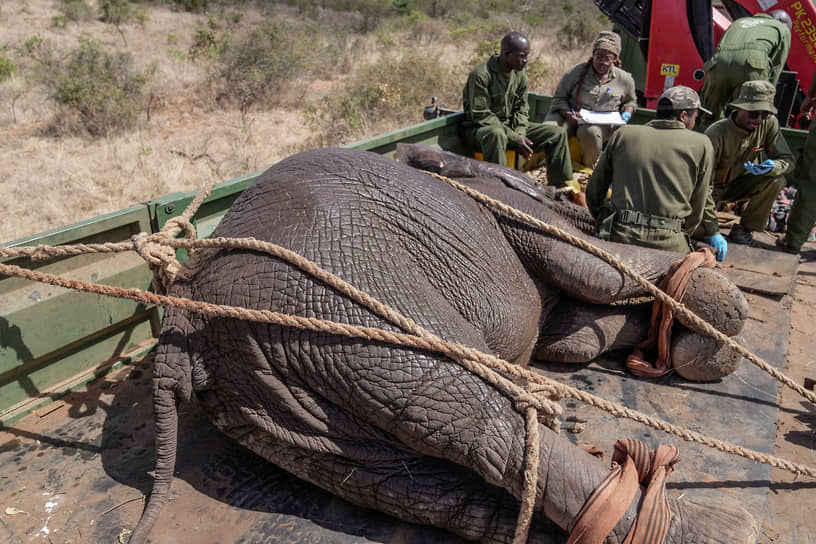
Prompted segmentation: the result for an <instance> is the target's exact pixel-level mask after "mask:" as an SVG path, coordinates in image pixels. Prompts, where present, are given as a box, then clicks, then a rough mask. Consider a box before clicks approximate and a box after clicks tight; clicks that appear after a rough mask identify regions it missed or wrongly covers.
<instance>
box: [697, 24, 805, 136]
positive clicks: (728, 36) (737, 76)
mask: <svg viewBox="0 0 816 544" xmlns="http://www.w3.org/2000/svg"><path fill="white" fill-rule="evenodd" d="M790 29H791V19H790V17H789V16H788V14H787V13H785V12H784V11H782V10H779V9H778V10H774V11H772V12H770V13H759V14H757V15H754V16H753V17H742V18H741V19H737V20H736V21H734V22H733V23H731V26H729V27H728V29H727V30H726V31H725V34H723V37H722V38H721V39H720V43H719V44H717V51H716V53H714V56H713V57H711V59H709V61H708V62H706V63H705V65H704V66H703V69H704V70H706V72H707V74H706V78H705V82H704V83H703V88H702V89H700V97H701V98H702V101H703V106H705V107H706V108H707V109H709V110H711V119H710V120H709V119H704V121H705V122H706V124H709V123H713V122H714V121H718V120H720V119H722V118H723V115H724V110H725V105H726V104H727V103H728V102H730V101H731V100H733V99H734V98H736V96H737V94H738V93H739V89H740V86H741V85H742V84H743V83H745V82H746V81H752V80H758V79H764V80H766V81H770V82H771V83H772V84H773V86H774V87H776V83H777V81H779V74H781V73H782V69H783V68H784V67H785V60H786V59H787V58H788V51H789V50H790V42H791V33H790Z"/></svg>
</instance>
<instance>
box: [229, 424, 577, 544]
mask: <svg viewBox="0 0 816 544" xmlns="http://www.w3.org/2000/svg"><path fill="white" fill-rule="evenodd" d="M241 438H242V440H244V441H245V443H246V439H247V438H249V439H250V440H251V441H250V442H249V443H246V445H248V446H249V447H250V449H252V450H254V451H256V453H259V454H260V455H263V456H266V457H268V456H269V453H270V451H271V450H273V449H274V451H275V459H276V463H277V464H278V465H279V466H281V467H282V468H283V469H285V470H286V471H288V472H290V473H292V474H294V475H295V476H297V477H299V478H301V479H304V480H307V481H310V482H312V483H313V484H315V485H317V486H318V487H321V488H323V489H325V490H327V491H329V492H330V493H333V494H335V495H337V496H339V497H342V498H343V499H345V500H347V501H349V502H351V503H353V504H356V505H359V506H363V507H366V508H371V509H374V510H378V511H380V512H384V513H386V514H389V515H391V516H394V517H396V518H398V519H401V520H404V521H408V522H411V523H418V524H422V525H431V526H434V527H440V528H444V529H446V530H448V531H451V532H452V533H455V534H457V535H460V536H462V537H464V538H465V539H467V540H476V541H481V542H491V543H492V542H495V543H500V542H501V543H505V542H507V543H509V542H512V539H513V533H514V531H515V527H516V522H517V517H518V513H519V505H520V503H519V502H518V501H517V500H516V499H515V498H514V497H513V496H512V495H510V494H509V493H508V492H507V491H506V490H504V489H502V488H500V487H496V486H493V485H490V484H486V483H485V482H484V480H483V479H481V478H479V477H478V476H477V475H476V474H475V473H473V472H472V471H469V470H466V469H464V468H463V467H461V466H459V465H456V464H453V463H450V462H448V461H445V460H441V459H436V458H433V457H426V456H417V455H416V454H413V453H411V452H410V451H405V452H404V455H403V457H399V458H391V459H383V460H381V461H373V462H367V463H360V462H356V461H353V460H351V459H348V458H346V457H343V456H340V455H332V454H326V453H315V452H314V451H311V450H308V449H303V448H298V447H296V446H292V445H290V444H285V443H280V442H276V441H274V439H272V438H271V437H270V436H268V435H264V433H262V432H261V433H257V434H254V435H252V436H251V437H249V436H247V437H241ZM559 535H562V533H561V531H560V530H559V529H558V527H557V526H555V525H554V524H552V523H551V522H549V521H548V520H545V519H536V520H535V521H534V525H533V527H532V528H531V534H530V539H529V542H530V543H540V544H550V543H555V542H563V536H559Z"/></svg>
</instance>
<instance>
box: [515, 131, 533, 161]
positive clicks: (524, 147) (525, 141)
mask: <svg viewBox="0 0 816 544" xmlns="http://www.w3.org/2000/svg"><path fill="white" fill-rule="evenodd" d="M516 147H517V148H518V152H519V153H521V156H522V157H524V158H525V159H529V158H530V155H532V154H533V141H532V140H531V139H530V138H528V137H527V136H521V137H520V138H519V139H518V142H516Z"/></svg>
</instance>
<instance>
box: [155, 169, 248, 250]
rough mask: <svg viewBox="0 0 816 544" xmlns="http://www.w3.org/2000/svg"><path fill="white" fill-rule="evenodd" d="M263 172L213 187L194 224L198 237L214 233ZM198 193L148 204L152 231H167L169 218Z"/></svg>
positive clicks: (159, 199)
mask: <svg viewBox="0 0 816 544" xmlns="http://www.w3.org/2000/svg"><path fill="white" fill-rule="evenodd" d="M261 173H262V172H255V173H252V174H247V175H245V176H241V177H238V178H233V179H231V180H228V181H225V182H223V183H219V184H218V185H216V186H215V187H213V189H212V191H211V192H210V195H209V196H208V197H207V199H206V200H205V201H204V203H203V204H202V205H201V207H200V208H199V209H198V212H196V214H195V216H194V217H193V224H194V225H195V227H196V232H197V233H198V236H199V238H206V237H208V236H209V235H210V234H211V233H212V231H213V230H215V227H216V225H218V222H219V221H221V218H222V217H223V216H224V214H225V213H226V212H227V210H228V209H229V208H230V206H232V203H233V202H234V201H235V199H236V198H238V195H240V194H241V193H242V192H243V191H244V189H246V188H247V187H249V186H250V185H252V182H254V181H255V180H256V179H257V178H258V176H260V175H261ZM197 194H198V191H192V192H189V193H172V194H169V195H166V196H163V197H161V198H158V199H156V200H151V201H150V202H148V203H147V207H148V210H149V212H150V223H151V226H152V229H153V232H159V231H160V230H161V229H163V228H164V226H165V224H166V223H167V221H168V219H171V218H173V217H178V216H179V215H181V214H182V213H184V210H186V209H187V207H188V206H189V205H190V203H191V202H192V201H193V199H194V198H195V196H196V195H197Z"/></svg>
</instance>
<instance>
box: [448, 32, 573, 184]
mask: <svg viewBox="0 0 816 544" xmlns="http://www.w3.org/2000/svg"><path fill="white" fill-rule="evenodd" d="M529 53H530V42H528V41H527V38H525V37H524V36H523V35H522V34H520V33H518V32H511V33H509V34H507V35H506V36H505V37H504V38H502V41H501V50H500V52H499V54H498V55H493V56H492V57H490V59H488V60H487V61H486V62H483V63H482V64H480V65H479V66H477V67H476V68H474V69H473V71H472V72H471V73H470V75H469V76H468V80H467V84H466V85H465V88H464V91H463V92H462V103H463V105H464V110H465V120H464V122H463V123H462V125H463V131H464V136H465V138H466V139H467V140H468V144H469V145H470V146H471V147H473V148H474V149H476V150H477V151H481V152H482V153H483V155H484V158H485V160H486V161H490V162H495V163H498V164H501V165H505V166H506V163H507V160H506V158H505V151H506V150H507V149H508V148H513V149H515V150H516V151H518V152H519V153H521V155H522V156H523V157H524V158H529V157H530V156H531V155H532V154H533V153H534V152H539V151H543V152H544V153H545V154H546V156H547V180H548V182H549V184H550V185H556V186H559V185H562V184H563V183H564V182H565V181H567V180H571V179H572V162H571V161H570V156H569V148H568V146H567V132H566V130H564V129H563V128H561V127H558V126H553V125H545V124H542V123H532V122H530V120H529V113H530V106H529V104H528V102H527V72H525V71H524V67H525V66H526V64H527V56H528V55H529Z"/></svg>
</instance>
